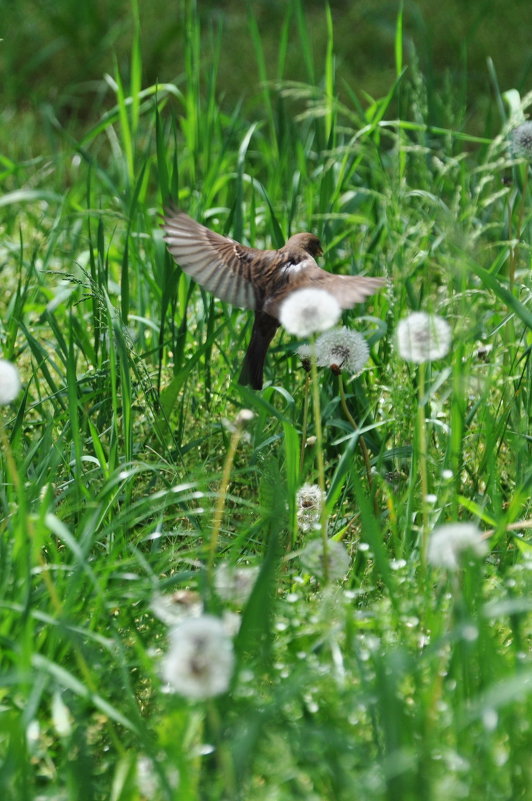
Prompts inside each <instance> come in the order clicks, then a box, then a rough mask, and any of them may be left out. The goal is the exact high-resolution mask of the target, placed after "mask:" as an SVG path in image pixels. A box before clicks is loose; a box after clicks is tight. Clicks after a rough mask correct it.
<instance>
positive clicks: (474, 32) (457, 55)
mask: <svg viewBox="0 0 532 801" xmlns="http://www.w3.org/2000/svg"><path fill="white" fill-rule="evenodd" d="M330 5H331V10H332V16H333V21H334V39H335V51H336V54H337V75H338V82H337V90H338V92H339V93H340V94H341V93H342V92H347V91H349V90H351V91H354V92H355V93H356V94H357V96H358V97H359V99H360V100H362V101H363V100H364V93H369V94H370V95H372V96H374V97H378V96H382V94H385V93H386V92H387V91H388V89H389V87H390V85H391V84H392V83H393V80H394V77H395V64H394V32H395V24H396V18H397V14H398V11H399V9H400V3H399V2H398V1H397V0H395V1H394V2H385V1H384V0H354V2H348V0H333V1H332V2H331V4H330ZM287 7H291V8H292V12H291V15H289V16H291V20H290V21H289V26H288V27H287V30H286V33H287V48H286V59H285V63H284V65H279V64H278V56H277V53H278V49H279V46H278V43H279V37H281V36H283V30H284V28H283V26H284V23H285V20H286V19H287V16H286V15H287ZM191 8H192V10H193V11H194V9H195V12H194V13H196V14H197V15H198V16H199V18H200V20H201V23H202V25H201V28H202V42H201V57H202V59H203V60H204V62H205V64H204V66H206V65H208V63H209V62H210V61H214V60H217V59H219V67H218V75H219V81H218V87H223V89H222V90H221V93H222V95H223V96H222V97H220V98H218V100H219V102H220V104H221V107H222V108H224V107H227V108H230V107H233V106H234V104H235V102H237V101H239V100H241V99H243V100H244V102H245V103H246V104H248V107H249V108H250V109H251V110H252V109H253V107H254V106H255V107H256V113H257V114H259V113H260V106H259V104H260V95H259V93H258V83H259V82H260V79H261V76H260V75H259V69H258V66H257V64H258V61H257V58H256V52H255V45H254V43H253V39H252V37H251V36H250V29H249V19H248V17H249V10H250V8H252V9H253V17H254V19H256V20H258V25H259V30H260V37H261V40H262V46H263V48H264V52H265V56H266V64H267V65H268V70H269V74H268V75H267V76H266V77H267V78H268V79H270V80H274V79H276V78H281V77H282V78H284V79H289V80H308V79H309V75H308V71H307V66H308V65H306V64H305V56H304V54H303V53H302V52H301V49H300V47H299V45H298V42H299V41H300V40H299V37H298V35H297V26H298V25H305V26H306V27H307V29H308V33H309V39H310V41H311V43H312V48H313V55H314V59H315V63H316V64H320V63H321V59H322V58H323V59H325V50H326V42H327V31H326V23H325V13H324V8H325V4H324V3H323V2H321V1H317V0H310V2H301V3H297V2H290V3H287V2H286V0H284V1H283V0H255V2H247V3H246V2H237V1H236V0H230V2H225V3H220V2H214V1H212V2H211V1H210V0H201V2H192V0H190V1H189V2H183V0H149V1H145V2H143V0H138V9H139V16H140V39H141V45H142V58H143V82H144V85H149V84H152V83H154V82H155V81H177V82H178V83H179V81H180V80H182V76H183V75H184V63H183V58H184V54H183V48H182V45H181V44H180V43H182V40H183V38H182V37H183V35H186V33H187V32H186V24H187V23H186V19H187V11H188V12H190V10H191ZM529 15H530V0H513V2H508V0H468V2H464V0H445V2H443V1H442V0H418V2H412V0H406V2H405V3H404V31H405V63H407V64H408V63H409V64H412V63H415V62H418V64H419V66H420V68H421V72H422V73H423V74H424V75H425V78H426V81H427V83H428V84H432V85H429V86H428V87H427V96H428V97H429V98H430V99H431V104H432V106H433V108H430V109H429V111H430V114H431V120H430V121H431V122H432V123H433V124H445V122H446V119H447V114H446V108H445V106H446V102H447V101H446V98H447V97H448V93H447V92H445V88H446V86H448V85H449V84H452V85H453V89H454V96H455V97H456V95H458V97H459V98H460V99H461V100H460V102H461V103H462V104H463V113H464V117H465V120H466V122H467V123H468V128H469V130H470V131H472V132H480V131H482V132H483V133H487V134H489V133H490V127H492V125H495V129H497V128H498V127H499V123H500V120H499V119H498V118H496V122H495V123H492V119H493V105H494V104H493V102H492V98H493V97H494V80H493V73H492V74H491V76H490V71H489V70H488V67H487V59H488V58H491V59H492V60H493V65H494V69H495V73H496V75H497V79H498V82H499V86H500V89H501V91H505V90H506V89H508V88H516V89H518V90H519V91H520V93H521V94H522V95H523V94H525V93H526V91H527V89H529V88H530V84H531V72H532V47H531V46H530V28H529V26H528V25H527V20H528V19H529ZM188 18H189V19H190V17H188ZM0 19H1V20H2V26H1V27H2V33H1V36H2V39H3V41H2V42H1V43H0V58H1V62H2V75H3V77H2V84H3V90H4V102H3V107H4V111H3V114H4V116H5V115H6V113H7V114H9V115H11V116H10V119H12V114H13V108H15V109H16V110H17V111H18V112H19V113H20V112H22V113H23V112H24V111H27V110H30V111H31V112H32V113H33V112H35V111H38V110H39V108H40V107H43V106H45V105H47V104H50V105H51V106H52V107H53V109H54V113H55V115H56V116H57V117H58V119H59V120H60V122H61V123H62V125H64V126H67V127H69V126H70V125H73V126H78V125H79V124H81V126H82V127H83V125H85V124H87V123H88V122H89V121H93V120H94V117H95V115H96V114H97V113H99V112H100V111H101V109H102V108H105V106H106V104H109V105H110V104H112V103H114V100H115V98H114V95H113V93H112V92H111V91H110V90H109V87H108V85H107V84H106V83H105V81H104V80H103V76H104V75H105V74H106V73H109V74H114V71H115V58H116V59H117V61H118V66H119V67H120V71H121V74H122V75H123V76H124V78H125V79H126V80H127V76H128V71H129V68H130V50H131V42H132V39H133V36H134V29H135V21H134V19H135V14H134V13H132V3H131V2H130V0H90V1H89V0H0ZM262 77H264V76H262ZM317 77H318V78H319V77H320V73H319V74H318V76H317ZM457 90H458V91H457ZM438 94H441V97H442V100H441V103H440V104H438V102H437V101H435V100H434V98H437V97H438ZM455 102H456V101H455ZM454 112H456V109H454Z"/></svg>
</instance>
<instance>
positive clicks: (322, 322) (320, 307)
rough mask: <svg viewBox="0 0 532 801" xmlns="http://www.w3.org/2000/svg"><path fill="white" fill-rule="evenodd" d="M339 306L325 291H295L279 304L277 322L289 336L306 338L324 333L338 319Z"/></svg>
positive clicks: (313, 289)
mask: <svg viewBox="0 0 532 801" xmlns="http://www.w3.org/2000/svg"><path fill="white" fill-rule="evenodd" d="M340 313H341V309H340V304H339V303H338V301H337V300H336V298H335V297H334V295H331V293H330V292H327V291H326V290H325V289H315V288H313V287H307V288H306V289H297V290H296V291H295V292H291V293H290V294H289V295H288V297H287V298H286V300H285V301H283V303H282V304H281V309H280V313H279V320H280V322H281V325H282V326H283V328H286V330H287V331H288V333H289V334H294V336H296V337H308V336H309V335H310V334H315V333H317V332H318V331H326V330H327V329H328V328H332V326H333V325H336V323H337V322H338V320H339V319H340Z"/></svg>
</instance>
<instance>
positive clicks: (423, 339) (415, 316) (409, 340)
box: [395, 312, 451, 364]
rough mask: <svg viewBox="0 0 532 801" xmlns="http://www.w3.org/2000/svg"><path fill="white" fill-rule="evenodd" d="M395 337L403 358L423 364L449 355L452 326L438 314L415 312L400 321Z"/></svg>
mask: <svg viewBox="0 0 532 801" xmlns="http://www.w3.org/2000/svg"><path fill="white" fill-rule="evenodd" d="M395 338H396V344H397V350H398V351H399V355H400V356H401V357H402V358H403V359H406V361H407V362H416V364H422V363H423V362H433V361H435V359H442V358H443V357H444V356H446V355H447V353H448V352H449V348H450V346H451V328H450V326H449V324H448V323H447V322H446V321H445V320H444V319H443V317H438V315H437V314H427V313H426V312H413V313H412V314H409V315H408V317H405V318H404V320H401V321H400V322H399V325H398V326H397V330H396V332H395Z"/></svg>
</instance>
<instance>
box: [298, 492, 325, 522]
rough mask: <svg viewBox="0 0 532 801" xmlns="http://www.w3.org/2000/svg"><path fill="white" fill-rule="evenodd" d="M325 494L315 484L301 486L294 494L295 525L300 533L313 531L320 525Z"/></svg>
mask: <svg viewBox="0 0 532 801" xmlns="http://www.w3.org/2000/svg"><path fill="white" fill-rule="evenodd" d="M324 501H325V494H324V493H323V492H322V491H321V489H320V488H319V487H318V485H317V484H303V486H302V487H300V488H299V489H298V491H297V494H296V507H297V525H298V528H299V530H300V531H303V532H304V533H306V532H307V531H314V530H315V529H316V528H317V527H319V524H320V518H321V509H322V506H323V502H324Z"/></svg>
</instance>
